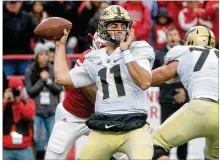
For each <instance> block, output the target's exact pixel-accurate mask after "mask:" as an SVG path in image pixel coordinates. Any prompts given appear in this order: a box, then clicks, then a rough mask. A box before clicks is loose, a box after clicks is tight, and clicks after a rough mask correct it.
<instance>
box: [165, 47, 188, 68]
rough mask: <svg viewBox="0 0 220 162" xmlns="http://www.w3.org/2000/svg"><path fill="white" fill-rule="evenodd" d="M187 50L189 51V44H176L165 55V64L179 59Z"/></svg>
mask: <svg viewBox="0 0 220 162" xmlns="http://www.w3.org/2000/svg"><path fill="white" fill-rule="evenodd" d="M186 52H189V46H175V47H173V48H172V49H171V50H169V51H168V52H167V54H166V55H165V57H164V64H168V63H169V62H171V61H174V60H177V61H179V60H180V59H181V58H182V57H183V56H184V54H185V53H186Z"/></svg>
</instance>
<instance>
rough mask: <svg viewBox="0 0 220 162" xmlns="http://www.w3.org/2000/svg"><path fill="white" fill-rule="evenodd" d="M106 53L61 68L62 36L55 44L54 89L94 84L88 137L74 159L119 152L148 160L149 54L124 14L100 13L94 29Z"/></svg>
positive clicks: (108, 10) (150, 145)
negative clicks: (71, 66) (93, 105)
mask: <svg viewBox="0 0 220 162" xmlns="http://www.w3.org/2000/svg"><path fill="white" fill-rule="evenodd" d="M98 32H99V36H100V38H102V39H103V40H105V41H106V42H107V47H106V48H104V49H101V50H92V51H91V53H89V54H88V55H87V57H86V59H85V61H84V63H83V65H82V66H81V67H79V68H75V69H72V70H71V71H70V72H69V71H68V68H67V63H66V60H65V59H64V57H65V43H66V39H67V36H68V34H67V32H66V30H65V31H64V36H63V37H62V38H61V39H60V40H59V41H57V42H56V56H55V62H54V72H55V73H54V74H55V79H56V82H57V83H58V84H61V85H65V86H70V87H73V88H78V87H84V86H88V85H91V84H93V83H96V86H97V94H96V103H95V113H94V114H93V115H92V116H91V117H90V118H89V120H88V121H87V122H86V124H87V126H88V127H89V128H90V129H92V130H93V131H92V132H91V133H90V135H89V137H88V142H87V144H86V146H85V148H84V149H83V150H82V152H81V154H80V159H104V160H105V159H109V158H110V157H111V156H112V154H114V153H115V152H124V153H125V154H127V156H128V158H129V159H151V158H152V156H153V143H152V138H151V135H150V134H149V125H148V124H147V123H146V119H147V100H146V95H145V92H144V90H146V89H147V88H148V87H149V86H150V84H151V68H152V64H153V61H154V57H155V54H154V51H153V48H152V47H151V46H150V45H149V44H148V43H147V42H145V41H136V42H133V39H134V30H133V29H132V21H131V19H130V17H129V14H128V12H127V11H126V10H125V9H124V8H122V7H120V6H117V5H112V6H109V7H108V8H106V9H105V10H104V11H103V13H102V14H101V16H100V20H99V24H98Z"/></svg>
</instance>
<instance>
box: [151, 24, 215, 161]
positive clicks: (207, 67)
mask: <svg viewBox="0 0 220 162" xmlns="http://www.w3.org/2000/svg"><path fill="white" fill-rule="evenodd" d="M184 45H185V46H175V47H173V48H172V49H171V50H170V51H169V52H168V53H167V55H166V57H165V65H164V66H162V67H160V68H157V69H155V70H153V71H152V76H153V77H152V84H153V85H157V84H161V83H164V82H165V81H167V80H170V79H172V78H176V79H177V77H178V78H179V80H180V81H181V82H182V84H183V85H184V87H185V88H186V90H187V91H188V94H189V97H190V102H189V103H187V104H185V105H184V106H183V107H182V108H180V109H179V110H178V111H177V112H176V113H174V114H173V115H172V116H171V117H169V118H168V119H167V120H166V121H165V122H164V123H163V124H162V125H161V126H160V127H159V128H158V129H156V130H155V131H154V132H153V142H154V150H155V151H154V157H153V159H168V156H167V155H168V154H167V151H169V150H170V149H172V148H174V147H177V146H180V145H182V144H184V143H186V142H188V141H190V140H192V139H194V138H199V137H205V138H206V145H205V149H204V155H205V159H218V157H219V155H218V154H219V124H218V105H219V104H218V101H219V96H218V85H219V83H218V63H219V60H218V59H219V51H218V50H217V49H215V48H214V47H215V36H214V34H213V33H212V31H211V30H210V29H208V28H206V27H204V26H195V27H193V28H191V29H190V30H189V31H188V32H187V33H186V35H185V40H184ZM173 80H174V79H173Z"/></svg>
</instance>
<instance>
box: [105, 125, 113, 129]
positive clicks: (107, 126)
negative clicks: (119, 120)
mask: <svg viewBox="0 0 220 162" xmlns="http://www.w3.org/2000/svg"><path fill="white" fill-rule="evenodd" d="M114 126H115V125H105V129H109V128H111V127H114Z"/></svg>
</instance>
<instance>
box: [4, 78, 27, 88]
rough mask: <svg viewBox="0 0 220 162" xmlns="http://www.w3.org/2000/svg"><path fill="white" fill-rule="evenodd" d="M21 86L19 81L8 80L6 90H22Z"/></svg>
mask: <svg viewBox="0 0 220 162" xmlns="http://www.w3.org/2000/svg"><path fill="white" fill-rule="evenodd" d="M23 86H24V84H23V82H22V80H20V79H10V81H9V83H8V88H18V87H21V88H22V87H23Z"/></svg>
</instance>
